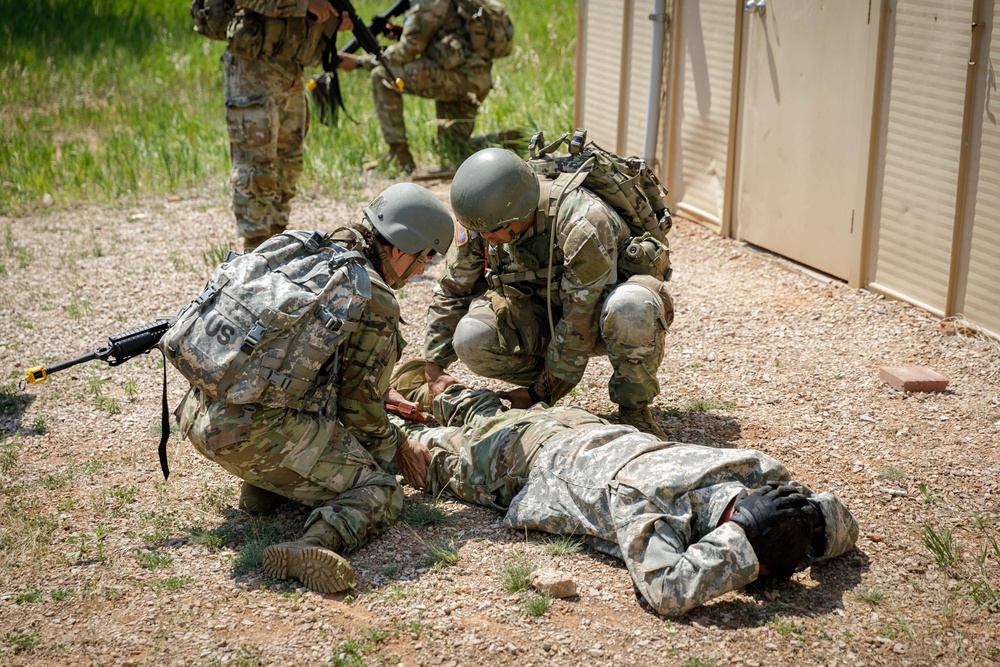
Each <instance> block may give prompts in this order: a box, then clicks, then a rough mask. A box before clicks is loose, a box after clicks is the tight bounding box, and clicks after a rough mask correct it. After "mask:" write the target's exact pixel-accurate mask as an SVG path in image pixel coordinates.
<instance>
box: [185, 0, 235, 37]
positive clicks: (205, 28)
mask: <svg viewBox="0 0 1000 667" xmlns="http://www.w3.org/2000/svg"><path fill="white" fill-rule="evenodd" d="M235 14H236V0H191V18H193V19H194V31H195V32H196V33H198V34H199V35H203V36H204V37H208V38H209V39H218V40H222V41H223V42H224V41H226V28H227V27H228V26H229V22H230V21H231V20H232V18H233V16H235Z"/></svg>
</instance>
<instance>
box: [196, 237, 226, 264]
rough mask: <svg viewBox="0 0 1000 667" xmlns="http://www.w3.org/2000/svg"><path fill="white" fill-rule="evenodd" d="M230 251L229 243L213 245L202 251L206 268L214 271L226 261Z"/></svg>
mask: <svg viewBox="0 0 1000 667" xmlns="http://www.w3.org/2000/svg"><path fill="white" fill-rule="evenodd" d="M229 250H230V247H229V243H213V244H211V245H210V246H209V247H208V249H207V250H202V251H201V258H202V260H204V262H205V266H207V267H209V268H212V269H214V268H215V267H217V266H218V265H219V264H222V262H224V261H225V259H226V255H227V254H229Z"/></svg>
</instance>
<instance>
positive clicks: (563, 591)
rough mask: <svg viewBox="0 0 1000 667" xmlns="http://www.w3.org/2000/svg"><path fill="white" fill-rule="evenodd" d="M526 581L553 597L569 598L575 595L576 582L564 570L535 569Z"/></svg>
mask: <svg viewBox="0 0 1000 667" xmlns="http://www.w3.org/2000/svg"><path fill="white" fill-rule="evenodd" d="M528 581H529V582H530V583H531V585H532V586H534V587H535V588H536V589H538V590H540V591H542V592H543V593H548V594H549V595H551V596H552V597H555V598H571V597H573V596H575V595H576V582H575V581H573V578H572V577H571V576H569V575H568V574H566V573H565V572H560V571H559V570H555V569H552V568H542V569H541V570H535V571H534V572H532V573H531V576H529V577H528Z"/></svg>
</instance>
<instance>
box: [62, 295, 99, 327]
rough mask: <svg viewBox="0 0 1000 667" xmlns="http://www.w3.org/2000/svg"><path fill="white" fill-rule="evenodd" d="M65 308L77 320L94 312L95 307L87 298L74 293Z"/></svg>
mask: <svg viewBox="0 0 1000 667" xmlns="http://www.w3.org/2000/svg"><path fill="white" fill-rule="evenodd" d="M64 308H65V310H66V314H67V315H69V316H70V317H71V318H73V319H74V320H76V321H77V322H79V321H80V320H83V319H86V318H89V317H91V316H93V314H94V307H93V306H91V305H90V302H89V301H87V300H86V299H81V298H80V295H79V294H74V295H73V296H72V297H71V298H70V300H69V305H68V306H64Z"/></svg>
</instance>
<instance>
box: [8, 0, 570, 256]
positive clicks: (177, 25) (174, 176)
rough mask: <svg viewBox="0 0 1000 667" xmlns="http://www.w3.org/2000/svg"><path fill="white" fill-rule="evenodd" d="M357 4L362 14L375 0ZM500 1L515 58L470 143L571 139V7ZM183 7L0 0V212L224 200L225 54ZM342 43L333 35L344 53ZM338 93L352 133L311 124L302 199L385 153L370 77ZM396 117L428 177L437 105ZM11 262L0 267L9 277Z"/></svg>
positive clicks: (164, 2) (344, 182)
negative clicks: (159, 198) (513, 24)
mask: <svg viewBox="0 0 1000 667" xmlns="http://www.w3.org/2000/svg"><path fill="white" fill-rule="evenodd" d="M354 4H355V6H356V7H357V9H358V12H359V14H360V15H361V16H363V17H368V16H371V15H372V14H373V13H374V12H375V11H376V10H377V9H381V8H384V4H385V3H384V2H381V1H379V0H357V1H356V2H355V3H354ZM506 4H507V5H508V7H509V8H510V11H511V13H512V14H513V15H514V16H517V17H519V18H521V20H519V21H518V22H517V29H518V32H517V35H516V37H515V51H514V53H513V54H512V55H511V56H510V57H509V58H505V59H503V60H499V61H497V63H496V64H495V65H494V69H493V77H494V80H495V82H496V85H495V88H494V90H493V92H492V93H491V94H490V95H489V97H488V98H487V99H486V101H485V103H484V105H483V107H482V109H481V111H480V116H479V121H478V123H477V126H476V130H477V133H478V134H486V133H489V132H495V131H498V130H503V129H510V128H522V129H526V130H529V131H531V130H534V129H543V130H546V131H547V133H548V134H549V135H554V134H556V133H557V132H564V131H568V130H571V129H572V119H573V82H574V75H573V66H574V54H575V48H576V40H575V37H574V35H575V32H576V30H575V19H576V11H575V7H574V3H573V2H572V1H571V0H540V1H537V0H536V1H535V2H529V0H508V2H507V3H506ZM189 5H190V3H188V2H176V0H144V1H143V2H133V1H132V0H91V1H90V2H87V3H82V4H81V3H77V2H72V1H71V0H47V1H46V2H28V3H25V2H20V1H18V0H0V12H2V13H3V15H4V16H5V17H6V22H5V27H4V34H3V37H4V39H3V40H0V61H2V62H3V63H4V66H3V67H2V68H0V89H2V90H3V91H4V108H3V111H0V174H3V177H2V182H0V215H11V214H20V213H23V212H24V211H27V210H30V209H33V208H36V207H38V206H40V205H43V204H48V203H50V202H51V203H54V204H55V205H63V204H67V203H71V202H75V201H81V200H85V201H103V202H119V201H122V200H125V201H128V200H129V199H133V198H134V197H135V196H137V195H140V194H149V193H164V192H174V191H177V190H181V189H184V188H189V187H196V186H203V185H205V184H211V185H213V186H215V187H218V189H219V191H220V192H221V191H223V189H224V188H225V184H226V177H227V174H228V170H229V153H228V139H227V134H226V127H225V119H224V112H223V104H222V94H223V93H222V66H221V64H220V63H219V56H220V55H221V53H222V51H223V49H224V48H225V44H224V43H222V42H213V41H209V40H207V39H204V38H203V37H201V36H199V35H197V34H196V33H195V32H194V31H193V30H192V29H191V18H190V16H189V15H188V8H189ZM346 39H347V38H346V37H343V36H342V37H340V42H341V44H343V43H345V42H346ZM540 63H545V67H540ZM313 73H314V72H312V71H310V72H309V74H313ZM515 83H516V85H515ZM341 85H342V89H343V95H344V100H345V104H346V105H347V108H348V112H349V113H350V115H351V117H353V118H354V119H355V120H356V121H357V124H355V123H354V122H352V121H351V120H349V119H346V118H343V119H342V120H341V123H340V125H339V127H334V128H330V127H324V126H321V125H319V123H317V122H314V124H313V127H312V129H311V131H310V136H309V138H308V139H307V140H306V154H305V171H304V174H303V180H302V184H301V185H302V190H303V191H304V192H306V193H317V192H322V193H328V194H339V195H343V194H344V193H345V192H347V193H350V192H351V190H356V189H357V188H358V187H359V186H360V184H361V171H360V168H359V165H360V164H361V163H363V162H365V161H367V160H371V159H373V158H375V157H377V156H378V155H380V154H381V153H382V152H383V151H384V150H385V147H384V146H383V145H382V137H381V132H380V131H379V127H378V121H377V120H376V118H375V115H374V108H373V104H372V100H371V93H370V90H369V84H368V80H367V77H366V76H365V75H364V74H362V73H360V72H357V73H345V74H343V75H342V76H341ZM406 116H407V127H408V132H409V135H410V140H411V144H412V148H413V150H414V151H415V155H416V156H417V159H418V162H420V161H426V162H428V163H429V165H431V166H436V163H437V157H436V153H435V150H434V142H435V141H436V130H435V126H434V123H433V121H434V119H435V113H434V102H433V101H431V100H421V99H418V98H412V99H411V98H407V101H406ZM314 118H315V115H314ZM10 250H11V251H10V252H6V253H5V256H11V257H14V258H16V259H17V261H18V262H19V263H20V264H22V265H23V264H24V263H25V262H29V261H30V260H31V258H30V257H29V256H26V255H25V256H22V255H21V254H19V253H17V251H16V248H11V249H10ZM94 254H95V255H99V254H101V251H100V249H98V248H95V249H94ZM9 265H10V263H7V262H5V263H4V264H2V265H0V266H2V267H3V271H6V270H7V269H8V268H9Z"/></svg>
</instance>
